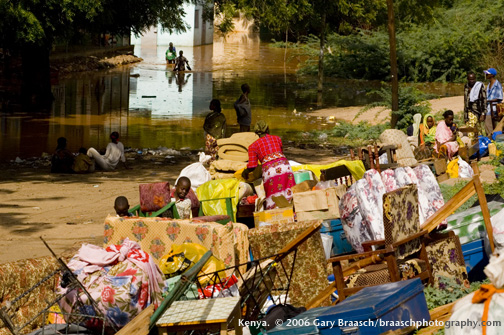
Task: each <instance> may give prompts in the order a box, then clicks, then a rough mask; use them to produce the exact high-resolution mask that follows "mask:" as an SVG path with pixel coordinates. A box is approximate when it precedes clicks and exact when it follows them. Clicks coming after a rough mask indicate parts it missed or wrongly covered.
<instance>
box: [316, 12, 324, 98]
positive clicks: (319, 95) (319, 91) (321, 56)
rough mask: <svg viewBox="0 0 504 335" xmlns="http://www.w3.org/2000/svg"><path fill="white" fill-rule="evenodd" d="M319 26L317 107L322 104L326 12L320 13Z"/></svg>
mask: <svg viewBox="0 0 504 335" xmlns="http://www.w3.org/2000/svg"><path fill="white" fill-rule="evenodd" d="M321 19H322V20H321V21H322V23H321V27H320V50H319V60H318V80H317V107H320V106H322V105H323V101H322V90H323V88H324V47H325V32H326V13H322V17H321Z"/></svg>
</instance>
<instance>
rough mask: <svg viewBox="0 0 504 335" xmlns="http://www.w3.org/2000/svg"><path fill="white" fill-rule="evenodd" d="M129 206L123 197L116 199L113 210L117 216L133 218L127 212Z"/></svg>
mask: <svg viewBox="0 0 504 335" xmlns="http://www.w3.org/2000/svg"><path fill="white" fill-rule="evenodd" d="M129 208H130V206H129V203H128V199H127V198H126V197H124V196H120V197H117V198H116V199H115V203H114V209H115V211H116V214H117V216H119V217H123V216H133V214H131V213H130V212H128V210H129Z"/></svg>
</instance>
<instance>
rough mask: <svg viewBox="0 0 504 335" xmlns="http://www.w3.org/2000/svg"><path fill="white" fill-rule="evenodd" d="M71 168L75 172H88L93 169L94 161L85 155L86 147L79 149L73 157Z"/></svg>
mask: <svg viewBox="0 0 504 335" xmlns="http://www.w3.org/2000/svg"><path fill="white" fill-rule="evenodd" d="M72 170H73V172H75V173H88V172H93V171H94V162H93V160H92V159H91V158H90V157H89V156H88V155H87V150H86V148H80V149H79V154H78V155H77V157H75V160H74V163H73V165H72Z"/></svg>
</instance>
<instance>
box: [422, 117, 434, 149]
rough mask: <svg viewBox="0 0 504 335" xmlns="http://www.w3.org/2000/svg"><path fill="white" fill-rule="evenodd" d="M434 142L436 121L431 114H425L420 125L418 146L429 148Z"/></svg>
mask: <svg viewBox="0 0 504 335" xmlns="http://www.w3.org/2000/svg"><path fill="white" fill-rule="evenodd" d="M435 142H436V121H435V120H434V116H432V114H426V115H425V116H424V119H423V124H421V125H420V145H425V146H428V147H431V146H432V145H433V144H434V143H435Z"/></svg>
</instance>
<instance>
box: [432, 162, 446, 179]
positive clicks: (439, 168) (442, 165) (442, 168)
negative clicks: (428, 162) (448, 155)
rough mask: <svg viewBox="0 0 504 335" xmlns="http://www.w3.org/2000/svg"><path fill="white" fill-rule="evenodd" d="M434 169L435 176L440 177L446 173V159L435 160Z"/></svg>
mask: <svg viewBox="0 0 504 335" xmlns="http://www.w3.org/2000/svg"><path fill="white" fill-rule="evenodd" d="M434 169H435V170H436V176H439V175H442V174H443V173H445V172H446V159H444V158H441V159H436V160H435V161H434Z"/></svg>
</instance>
